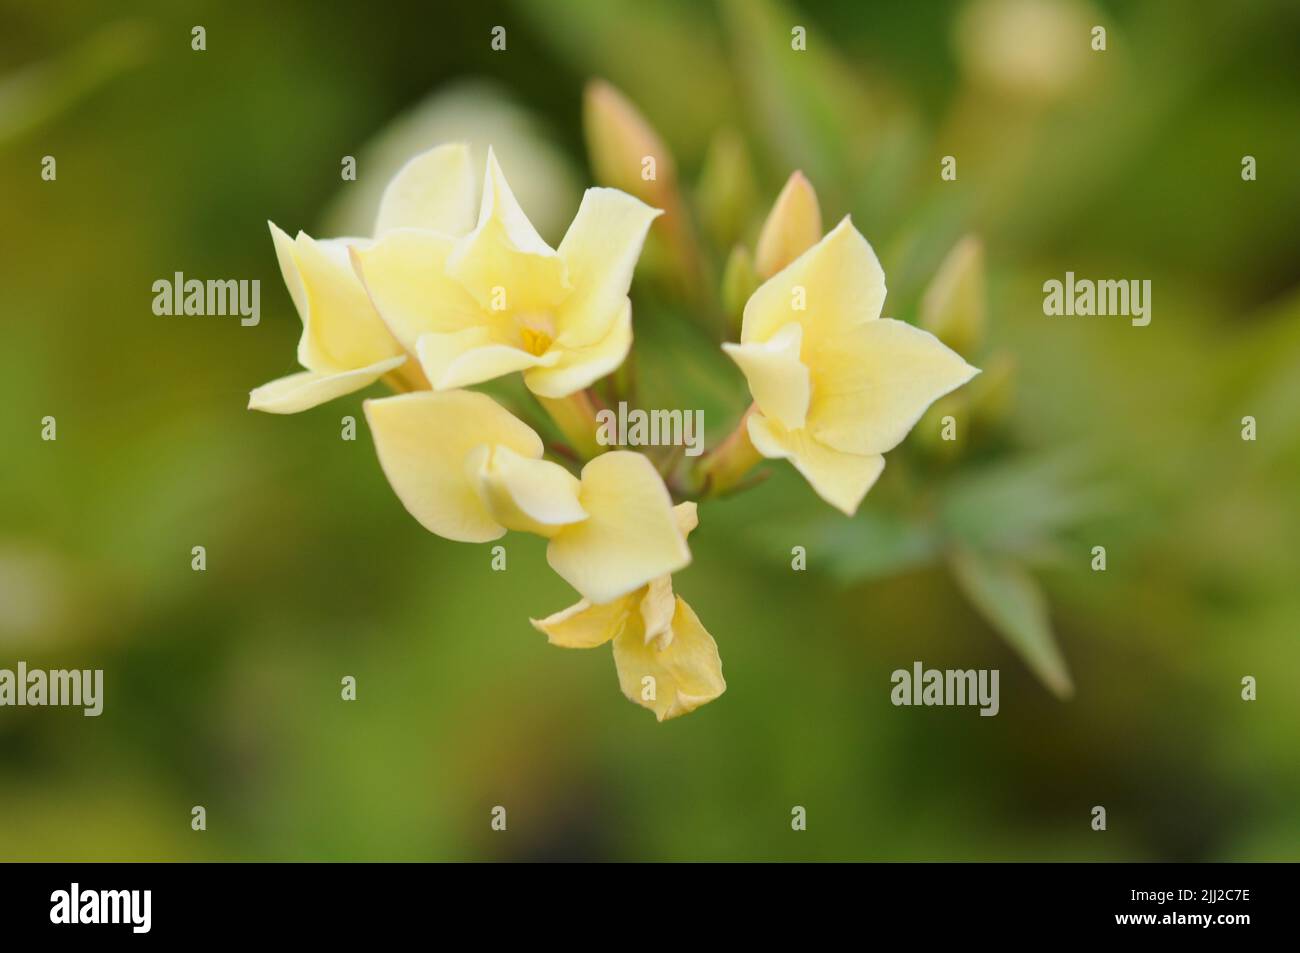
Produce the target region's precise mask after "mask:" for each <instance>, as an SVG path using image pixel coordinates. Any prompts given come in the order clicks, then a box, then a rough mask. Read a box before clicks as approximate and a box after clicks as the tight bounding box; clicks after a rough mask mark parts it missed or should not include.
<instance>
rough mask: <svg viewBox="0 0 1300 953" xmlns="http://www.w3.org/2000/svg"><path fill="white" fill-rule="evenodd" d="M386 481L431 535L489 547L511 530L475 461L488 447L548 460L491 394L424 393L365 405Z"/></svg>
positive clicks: (530, 432) (529, 432)
mask: <svg viewBox="0 0 1300 953" xmlns="http://www.w3.org/2000/svg"><path fill="white" fill-rule="evenodd" d="M365 411H366V420H367V421H368V422H369V424H370V431H371V433H372V435H373V436H374V440H375V451H376V452H377V453H378V455H379V464H380V466H381V467H383V470H384V474H385V476H387V477H388V482H389V484H390V485H391V486H392V488H393V492H395V493H396V494H397V498H398V499H400V500H401V501H402V505H403V506H405V507H406V509H407V511H408V512H409V513H410V514H411V515H412V516H414V517H415V518H416V519H417V520H419V521H420V523H421V525H423V526H424V527H425V529H427V530H429V532H431V533H436V534H437V535H439V536H443V537H445V538H447V539H454V540H459V541H461V542H468V543H482V542H487V541H488V540H492V539H497V538H498V537H500V536H501V535H502V534H503V533H505V531H506V530H505V527H504V526H502V525H501V524H500V523H499V522H497V521H496V520H495V519H493V518H492V514H491V513H490V512H488V509H487V507H486V506H485V505H484V503H483V499H482V496H481V495H480V494H479V489H478V483H477V481H476V480H474V479H472V478H471V475H470V470H469V468H468V467H467V465H466V463H467V458H468V457H469V455H470V453H471V451H473V450H474V448H476V447H478V446H480V445H484V444H486V445H489V446H491V445H499V446H504V447H508V448H510V449H511V450H514V451H515V452H516V453H519V454H521V455H523V456H525V457H534V458H540V457H541V455H542V450H543V446H542V441H541V438H540V437H538V436H537V434H536V433H534V432H533V430H532V428H530V427H529V426H528V425H527V424H525V423H523V422H522V421H520V420H518V419H517V418H516V417H514V416H513V415H512V414H511V413H510V412H509V411H507V410H506V409H505V408H503V407H501V406H500V405H499V404H498V403H497V402H496V401H494V400H493V399H492V398H490V397H488V396H487V395H486V394H478V393H474V392H472V391H463V390H458V391H418V392H416V393H413V394H402V395H400V396H398V397H385V398H381V399H379V400H368V401H366V402H365Z"/></svg>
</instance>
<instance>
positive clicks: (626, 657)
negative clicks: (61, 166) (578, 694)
mask: <svg viewBox="0 0 1300 953" xmlns="http://www.w3.org/2000/svg"><path fill="white" fill-rule="evenodd" d="M638 628H639V627H637V626H628V627H627V628H625V629H624V630H623V632H622V633H621V634H620V635H619V636H618V637H617V638H615V639H614V664H615V666H616V667H617V668H618V683H619V687H620V688H622V690H623V694H624V695H626V696H627V697H628V698H629V699H630V700H631V701H634V702H636V703H637V704H638V705H641V706H642V707H643V708H649V709H650V710H651V711H653V712H654V713H655V717H656V718H657V719H658V720H659V721H664V720H666V719H669V718H676V717H677V716H678V715H685V714H687V713H688V712H691V711H694V710H695V709H696V708H699V707H700V706H701V705H703V704H706V703H708V702H711V701H713V699H715V698H717V697H718V696H719V695H721V694H722V693H723V692H724V691H726V690H727V683H726V681H725V680H724V679H723V677H722V659H721V658H720V657H719V655H718V646H717V643H716V642H714V641H713V636H711V635H710V634H709V633H708V630H706V629H705V628H704V626H703V625H702V624H701V623H700V620H699V618H698V617H697V616H696V615H695V612H694V611H693V610H692V609H691V607H690V606H689V605H687V604H686V601H685V600H684V599H682V598H681V597H680V596H678V597H677V600H676V609H675V611H674V613H673V622H672V629H673V638H672V641H671V643H670V644H669V645H668V647H667V648H664V649H660V648H659V647H658V646H659V642H658V641H657V640H656V641H651V642H649V643H647V642H646V641H645V639H644V638H641V637H638V636H639V635H640V633H639V632H638V631H637V630H638Z"/></svg>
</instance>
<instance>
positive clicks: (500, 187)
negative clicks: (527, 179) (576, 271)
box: [447, 149, 570, 313]
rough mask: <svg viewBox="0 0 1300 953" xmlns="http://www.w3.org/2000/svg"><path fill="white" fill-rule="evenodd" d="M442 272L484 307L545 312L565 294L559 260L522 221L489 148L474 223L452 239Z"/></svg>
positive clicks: (565, 283) (494, 155)
mask: <svg viewBox="0 0 1300 953" xmlns="http://www.w3.org/2000/svg"><path fill="white" fill-rule="evenodd" d="M447 273H448V275H450V276H451V277H452V278H454V279H455V280H457V281H459V282H460V283H461V285H463V286H464V288H465V290H466V291H468V292H469V293H470V294H471V295H472V296H473V297H474V300H476V301H477V302H478V303H479V306H480V307H482V308H485V309H493V310H498V311H505V310H509V311H513V312H518V313H527V312H550V311H553V310H554V309H555V307H556V305H558V304H559V303H560V301H562V300H563V299H564V297H565V296H566V295H567V294H568V291H569V287H570V286H569V282H568V279H567V277H566V271H565V267H564V261H563V259H561V258H560V256H559V255H557V254H556V252H555V250H554V249H552V248H551V247H550V246H549V245H547V244H546V242H544V241H542V237H541V236H540V235H538V234H537V230H536V229H535V228H533V225H532V223H531V222H530V221H528V216H526V215H525V214H524V212H523V209H521V208H520V207H519V202H518V201H517V200H516V199H515V196H514V193H513V192H511V191H510V186H509V184H508V183H507V182H506V177H505V175H504V174H503V173H502V171H501V166H500V165H499V164H498V163H497V158H496V154H495V153H494V152H493V151H492V150H491V149H489V150H488V159H487V172H486V174H485V176H484V180H483V202H482V204H481V205H480V207H479V218H478V224H477V225H475V226H474V230H473V231H472V232H470V233H469V234H468V235H466V236H465V237H464V238H462V239H461V240H460V241H458V242H457V243H456V248H455V250H454V251H453V252H452V254H451V256H450V257H449V258H448V259H447Z"/></svg>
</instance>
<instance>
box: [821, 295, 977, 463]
mask: <svg viewBox="0 0 1300 953" xmlns="http://www.w3.org/2000/svg"><path fill="white" fill-rule="evenodd" d="M811 364H812V367H813V395H814V396H813V405H812V409H811V411H810V413H809V423H808V429H809V430H810V431H811V433H812V434H813V436H814V437H816V438H817V440H819V441H820V442H822V443H824V444H826V445H828V446H830V447H834V448H835V449H837V450H843V451H846V452H848V453H858V454H878V453H885V452H887V451H889V450H892V449H893V448H894V447H896V446H897V445H898V444H899V442H900V441H901V440H902V439H903V438H904V437H905V436H907V433H908V431H910V430H911V429H912V428H913V427H914V426H916V422H917V421H918V420H920V419H921V415H922V414H924V413H925V410H926V408H927V407H929V406H930V405H931V404H932V403H934V401H936V400H938V399H939V398H940V397H942V396H943V395H944V394H947V393H949V392H950V391H952V390H955V389H956V388H958V387H960V386H961V385H962V384H964V383H966V382H967V381H968V380H970V379H971V378H972V377H974V376H975V375H976V374H978V373H979V371H978V370H976V369H975V368H973V367H971V366H970V365H969V364H967V363H966V362H965V360H963V359H962V357H961V355H959V354H958V353H957V352H956V351H953V350H950V349H949V348H947V347H946V346H944V345H943V344H942V343H941V342H940V341H939V339H938V338H936V337H935V336H934V335H933V334H930V333H929V332H928V331H922V330H921V329H920V328H916V327H913V326H912V325H910V324H906V323H905V322H902V321H895V320H893V319H891V318H885V319H882V320H880V321H871V322H868V323H866V324H863V325H859V326H858V327H856V328H853V329H852V330H851V331H849V332H847V333H846V334H844V335H841V336H840V337H839V338H836V339H833V340H828V341H827V342H825V344H824V345H823V346H822V347H820V348H819V349H818V350H817V352H816V353H815V354H814V355H813V356H812V358H811Z"/></svg>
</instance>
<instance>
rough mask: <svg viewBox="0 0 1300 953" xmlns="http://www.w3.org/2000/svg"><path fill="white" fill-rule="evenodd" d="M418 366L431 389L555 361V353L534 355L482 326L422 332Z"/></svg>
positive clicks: (465, 384)
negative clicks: (493, 334) (500, 339)
mask: <svg viewBox="0 0 1300 953" xmlns="http://www.w3.org/2000/svg"><path fill="white" fill-rule="evenodd" d="M415 349H416V354H418V355H419V358H420V366H421V367H422V368H423V369H424V374H425V376H426V377H428V379H429V383H430V384H432V385H433V388H434V390H450V389H452V388H457V387H469V386H470V385H472V384H481V383H483V382H484V381H490V380H493V379H495V378H497V377H502V376H504V375H506V374H510V373H513V372H514V371H522V370H524V369H526V368H532V367H539V366H540V367H546V366H548V365H553V364H556V363H558V362H559V360H560V354H559V352H556V351H552V352H550V353H547V354H543V355H541V356H538V355H536V354H530V353H529V352H528V351H525V350H523V349H522V348H517V347H511V346H510V345H509V344H501V343H498V342H496V341H494V340H493V339H492V334H491V332H490V331H489V330H488V329H487V328H485V327H474V328H465V329H464V330H463V331H454V332H452V333H450V334H422V335H420V339H419V340H418V341H416V343H415Z"/></svg>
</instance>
